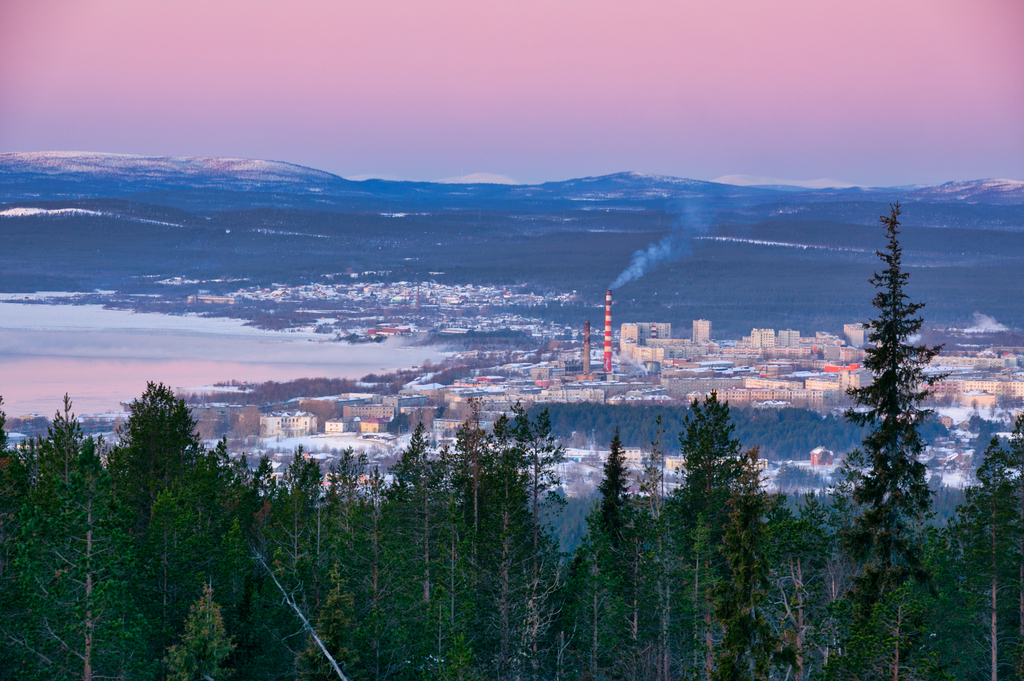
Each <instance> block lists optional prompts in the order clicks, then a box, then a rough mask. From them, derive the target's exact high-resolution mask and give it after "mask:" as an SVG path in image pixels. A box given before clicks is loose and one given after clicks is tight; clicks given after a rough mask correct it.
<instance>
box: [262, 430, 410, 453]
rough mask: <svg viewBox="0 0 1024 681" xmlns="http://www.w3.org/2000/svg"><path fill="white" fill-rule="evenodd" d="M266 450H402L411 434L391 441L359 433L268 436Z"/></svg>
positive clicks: (265, 444)
mask: <svg viewBox="0 0 1024 681" xmlns="http://www.w3.org/2000/svg"><path fill="white" fill-rule="evenodd" d="M262 443H263V448H264V449H265V450H278V451H284V452H294V451H295V450H296V449H298V448H299V447H300V446H301V447H302V449H303V451H306V452H309V453H311V454H312V453H315V452H322V451H324V450H325V449H326V450H327V451H330V450H332V449H335V450H339V451H341V450H345V449H348V448H350V447H351V448H352V449H353V450H355V451H356V452H366V451H369V450H372V449H382V450H391V449H393V450H394V451H395V452H398V451H400V450H401V449H402V448H403V447H405V446H407V445H408V444H409V436H408V435H403V436H401V437H399V438H397V439H395V440H393V441H391V442H390V443H386V442H384V441H382V440H376V439H370V438H365V437H360V435H359V433H337V434H335V433H330V434H325V433H321V434H319V435H303V436H300V437H281V438H278V437H266V438H263V439H262Z"/></svg>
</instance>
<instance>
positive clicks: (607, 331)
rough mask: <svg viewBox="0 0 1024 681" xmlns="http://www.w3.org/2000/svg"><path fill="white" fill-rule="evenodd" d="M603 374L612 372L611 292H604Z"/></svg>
mask: <svg viewBox="0 0 1024 681" xmlns="http://www.w3.org/2000/svg"><path fill="white" fill-rule="evenodd" d="M604 372H605V373H606V374H610V373H611V372H612V292H611V291H610V290H608V291H605V292H604Z"/></svg>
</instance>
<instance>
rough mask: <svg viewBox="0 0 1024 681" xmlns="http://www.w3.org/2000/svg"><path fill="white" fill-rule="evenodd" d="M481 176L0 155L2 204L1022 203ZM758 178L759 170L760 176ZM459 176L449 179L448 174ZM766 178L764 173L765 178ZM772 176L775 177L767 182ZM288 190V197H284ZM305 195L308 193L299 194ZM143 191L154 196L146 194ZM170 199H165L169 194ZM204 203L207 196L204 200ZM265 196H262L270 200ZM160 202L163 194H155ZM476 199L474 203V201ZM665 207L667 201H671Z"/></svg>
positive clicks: (997, 196)
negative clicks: (254, 198)
mask: <svg viewBox="0 0 1024 681" xmlns="http://www.w3.org/2000/svg"><path fill="white" fill-rule="evenodd" d="M496 177H499V176H488V175H486V174H477V175H471V176H467V177H465V178H450V179H448V180H445V181H441V182H397V181H391V180H376V179H369V180H362V181H355V180H347V179H345V178H342V177H339V176H337V175H333V174H331V173H328V172H324V171H322V170H316V169H314V168H307V167H305V166H300V165H295V164H292V163H284V162H280V161H267V160H258V159H241V158H215V157H191V156H187V157H178V156H171V157H167V156H134V155H124V154H105V153H93V152H66V151H59V152H31V153H19V152H8V153H0V202H2V203H12V202H24V201H26V200H33V199H36V200H74V199H89V198H128V199H132V200H134V199H136V198H141V197H139V195H144V194H145V195H152V194H153V193H154V192H156V193H163V194H168V193H171V194H173V193H181V192H189V193H191V194H192V195H193V196H194V195H195V193H196V192H229V193H232V194H240V193H242V194H253V193H258V194H268V193H270V194H276V195H281V196H280V198H279V200H280V201H282V202H283V203H284V204H288V205H294V204H295V202H296V201H297V202H298V203H300V204H301V203H304V202H307V201H309V200H313V201H317V200H319V201H320V202H326V203H331V201H330V200H329V199H328V197H333V198H335V199H350V200H363V201H365V200H371V201H372V200H388V201H396V200H397V201H408V202H412V203H421V204H422V203H438V202H439V203H446V204H453V205H464V204H474V203H479V202H480V201H486V202H496V203H497V204H503V205H506V206H507V205H509V204H524V205H536V206H538V207H539V205H540V204H545V205H547V206H548V207H551V206H550V204H552V203H563V202H564V203H567V204H568V205H572V206H577V207H586V206H588V205H591V206H594V207H596V206H597V205H601V206H603V207H606V206H607V205H608V204H610V203H611V204H615V205H631V204H637V205H638V206H643V207H648V208H651V207H658V206H663V205H664V204H666V202H668V203H669V204H672V203H673V202H678V201H690V200H700V201H701V202H702V203H703V204H704V205H703V208H705V209H707V208H715V209H724V208H742V207H747V206H750V205H756V204H763V203H767V202H773V201H784V202H787V203H818V202H834V201H862V200H885V201H889V200H895V199H898V200H903V201H920V202H929V203H961V204H963V203H967V204H975V203H978V204H989V205H1004V206H1009V205H1022V204H1024V182H1022V181H1018V180H1003V179H988V180H976V181H970V182H949V183H946V184H942V185H937V186H913V187H890V188H865V187H849V186H847V187H843V186H834V185H836V184H840V183H831V184H832V185H833V186H816V183H818V184H821V183H824V184H830V183H828V182H824V181H813V182H805V183H798V185H802V186H780V185H778V184H767V186H766V185H761V184H757V180H758V178H753V179H751V178H746V177H745V176H742V177H744V178H745V179H743V181H742V182H740V181H737V180H735V178H737V177H741V176H728V177H725V178H719V179H720V180H721V181H718V182H708V181H702V180H692V179H685V178H678V177H671V176H665V175H653V174H646V173H636V172H624V173H615V174H612V175H603V176H598V177H584V178H576V179H571V180H565V181H560V182H546V183H543V184H538V185H521V184H508V183H507V182H504V180H506V179H507V178H501V181H500V182H499V181H496V180H495V179H494V178H496ZM761 179H764V178H761ZM453 180H455V181H453ZM765 182H766V183H768V180H765ZM771 182H772V183H775V182H781V181H778V180H772V181H771ZM285 195H286V196H287V197H291V198H290V199H288V198H285ZM300 197H304V198H300ZM147 198H155V197H153V196H149V197H147ZM165 198H166V197H165ZM206 200H207V201H209V200H210V199H209V197H207V199H206ZM267 200H268V197H264V198H263V199H262V200H260V201H258V202H259V203H266V201H267ZM157 202H158V203H159V202H160V201H157ZM474 207H475V206H474ZM670 209H671V206H670Z"/></svg>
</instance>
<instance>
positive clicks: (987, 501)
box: [957, 438, 1016, 681]
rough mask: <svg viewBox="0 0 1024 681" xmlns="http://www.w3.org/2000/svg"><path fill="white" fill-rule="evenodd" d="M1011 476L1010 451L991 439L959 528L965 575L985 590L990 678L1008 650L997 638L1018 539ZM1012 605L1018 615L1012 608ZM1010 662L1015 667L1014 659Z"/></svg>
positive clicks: (973, 585)
mask: <svg viewBox="0 0 1024 681" xmlns="http://www.w3.org/2000/svg"><path fill="white" fill-rule="evenodd" d="M1011 475H1012V472H1011V461H1010V456H1009V453H1008V452H1007V451H1006V450H1004V449H1003V448H1002V447H1001V446H1000V444H999V439H998V438H992V441H991V442H990V443H989V446H988V449H986V450H985V460H984V462H983V463H982V464H981V466H980V467H979V468H978V472H977V478H978V485H977V486H975V487H972V488H970V489H969V490H967V503H966V504H965V505H964V506H963V507H962V508H961V509H960V511H959V512H958V514H957V515H958V524H959V528H958V529H959V530H960V531H961V532H962V533H963V535H962V536H963V539H962V541H963V545H964V556H963V558H964V561H965V563H966V564H967V565H969V566H970V569H969V570H968V571H967V575H966V577H967V580H968V583H969V584H970V586H971V588H973V589H975V590H977V591H978V592H979V593H981V594H984V599H983V600H984V601H986V602H987V607H986V608H984V609H983V612H985V617H984V620H985V623H986V625H987V627H986V628H987V629H988V643H989V645H988V648H989V656H988V657H989V677H990V678H991V679H992V681H997V680H998V678H999V670H1000V668H1002V667H1004V666H1007V665H1006V662H1007V661H1006V659H1005V653H1006V651H1005V650H1003V651H1000V649H999V640H1000V620H1003V621H1004V622H1005V620H1006V617H1005V612H1006V610H1007V608H1006V605H1005V604H1003V603H1001V599H1000V593H1001V592H1004V591H1006V589H1005V583H1006V582H1008V581H1009V579H1008V577H1009V575H1008V574H1007V573H1008V572H1010V571H1009V570H1008V569H1007V568H1009V567H1015V566H1012V562H1011V561H1012V556H1013V551H1014V548H1015V544H1016V541H1015V540H1016V536H1015V532H1014V527H1013V525H1014V520H1015V517H1014V510H1015V508H1014V507H1015V503H1014V501H1015V500H1014V498H1013V497H1014V491H1015V490H1014V485H1013V479H1012V477H1011ZM1007 558H1011V561H1008V560H1007ZM1008 563H1010V564H1009V565H1008ZM1010 574H1012V572H1010ZM1009 610H1010V614H1011V615H1012V614H1014V613H1013V610H1014V608H1013V607H1011V608H1010V609H1009ZM1001 615H1003V616H1002V617H1001ZM1011 621H1012V620H1011ZM1003 638H1004V639H1005V638H1006V636H1005V634H1004V635H1003ZM1009 667H1010V668H1012V664H1011V665H1009Z"/></svg>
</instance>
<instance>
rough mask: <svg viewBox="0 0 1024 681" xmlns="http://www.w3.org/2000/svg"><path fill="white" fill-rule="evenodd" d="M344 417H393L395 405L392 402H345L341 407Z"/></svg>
mask: <svg viewBox="0 0 1024 681" xmlns="http://www.w3.org/2000/svg"><path fill="white" fill-rule="evenodd" d="M341 415H342V416H344V417H346V418H347V417H350V416H355V417H358V418H361V419H388V420H389V421H390V420H391V419H393V418H395V406H394V405H392V404H346V405H345V406H343V407H342V408H341Z"/></svg>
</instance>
